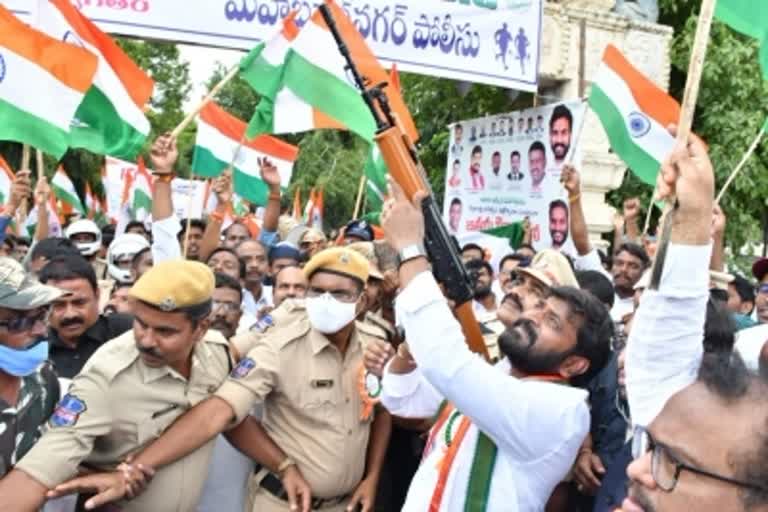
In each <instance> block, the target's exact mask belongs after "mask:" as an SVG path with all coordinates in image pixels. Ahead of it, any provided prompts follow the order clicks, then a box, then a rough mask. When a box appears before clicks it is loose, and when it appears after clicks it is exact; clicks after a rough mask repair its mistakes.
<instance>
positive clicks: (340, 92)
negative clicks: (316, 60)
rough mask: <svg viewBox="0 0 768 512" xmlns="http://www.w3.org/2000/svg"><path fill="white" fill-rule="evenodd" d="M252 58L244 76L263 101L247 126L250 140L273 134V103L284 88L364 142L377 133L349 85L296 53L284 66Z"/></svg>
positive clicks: (358, 95)
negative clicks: (272, 64) (259, 135)
mask: <svg viewBox="0 0 768 512" xmlns="http://www.w3.org/2000/svg"><path fill="white" fill-rule="evenodd" d="M254 51H255V50H254ZM252 53H253V52H252ZM249 58H251V59H252V60H253V62H251V63H250V64H245V67H246V68H247V70H246V71H244V72H243V73H242V76H243V78H244V79H245V80H246V81H247V82H248V83H249V84H250V85H251V86H252V87H253V88H254V89H255V90H256V92H258V93H259V94H262V95H263V97H262V99H261V101H260V102H259V105H258V106H257V108H256V113H255V114H254V117H253V119H251V122H250V123H249V125H248V130H247V131H246V135H247V136H248V137H254V136H256V135H258V134H260V133H274V115H275V105H274V101H275V97H276V96H277V93H278V92H279V90H280V89H282V88H283V87H285V88H287V89H289V90H290V91H291V92H293V93H294V94H295V95H296V96H298V97H299V98H300V99H301V100H302V101H304V102H305V103H307V104H309V105H310V106H312V107H313V108H315V109H317V110H319V111H320V112H323V113H324V114H326V115H327V116H328V117H330V118H332V119H335V120H336V121H338V122H339V123H341V124H343V125H344V126H346V127H347V128H348V129H349V130H350V131H352V132H354V133H356V134H357V135H359V136H360V137H362V138H363V139H365V140H367V141H372V140H373V135H374V133H375V132H376V123H375V122H374V120H373V116H372V115H371V113H370V111H369V110H368V107H367V106H366V105H365V102H364V101H363V98H362V96H361V95H360V93H359V92H358V91H357V89H355V88H354V87H352V86H350V85H349V84H348V83H346V82H344V81H342V80H339V78H338V77H337V76H335V75H334V74H332V73H329V72H328V71H326V70H324V69H322V68H320V67H317V66H316V65H314V64H312V63H311V62H309V61H308V60H306V59H305V58H304V57H302V56H301V55H300V54H299V53H297V52H295V51H294V50H289V51H288V53H287V54H286V56H285V60H284V61H283V65H282V66H271V65H270V64H269V63H267V62H266V61H264V60H263V59H260V58H255V59H253V57H251V56H250V55H249ZM262 103H264V104H263V105H262Z"/></svg>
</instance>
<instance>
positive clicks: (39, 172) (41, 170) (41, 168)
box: [35, 149, 45, 180]
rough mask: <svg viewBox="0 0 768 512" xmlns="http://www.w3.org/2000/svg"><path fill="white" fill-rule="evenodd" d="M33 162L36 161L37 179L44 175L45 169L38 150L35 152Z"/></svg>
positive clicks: (40, 152)
mask: <svg viewBox="0 0 768 512" xmlns="http://www.w3.org/2000/svg"><path fill="white" fill-rule="evenodd" d="M35 160H36V161H37V179H38V180H39V179H40V178H41V177H43V176H44V175H45V167H44V164H43V152H42V151H40V150H39V149H36V150H35Z"/></svg>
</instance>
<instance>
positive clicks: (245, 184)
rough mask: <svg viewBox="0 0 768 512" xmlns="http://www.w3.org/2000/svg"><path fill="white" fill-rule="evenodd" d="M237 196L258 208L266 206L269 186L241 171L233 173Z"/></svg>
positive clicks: (237, 170)
mask: <svg viewBox="0 0 768 512" xmlns="http://www.w3.org/2000/svg"><path fill="white" fill-rule="evenodd" d="M232 177H233V180H232V181H233V183H234V185H235V187H234V188H235V194H237V195H239V196H241V197H243V198H244V199H247V200H248V201H250V202H251V203H253V204H255V205H258V206H266V204H267V199H268V197H269V187H267V184H266V183H264V182H263V181H261V180H260V179H258V178H255V177H254V176H251V175H250V174H247V173H244V172H243V171H241V170H240V169H235V171H234V172H233V173H232Z"/></svg>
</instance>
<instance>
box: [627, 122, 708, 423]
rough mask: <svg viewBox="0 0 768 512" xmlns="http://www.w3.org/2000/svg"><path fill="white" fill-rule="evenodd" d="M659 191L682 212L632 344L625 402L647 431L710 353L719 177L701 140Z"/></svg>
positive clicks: (681, 150) (671, 163)
mask: <svg viewBox="0 0 768 512" xmlns="http://www.w3.org/2000/svg"><path fill="white" fill-rule="evenodd" d="M657 189H658V190H659V193H660V194H661V196H662V197H675V196H676V197H677V201H678V203H679V207H678V208H677V211H676V213H675V215H674V219H673V224H672V236H671V242H670V245H669V248H668V252H667V257H666V262H665V265H664V270H663V274H662V277H661V282H660V284H659V289H658V290H650V289H648V290H646V291H645V293H644V294H643V298H642V300H641V303H640V307H639V309H638V311H637V312H636V313H635V318H634V321H633V328H632V332H631V334H630V337H629V340H628V342H627V356H626V374H627V396H628V401H629V406H630V411H631V417H632V421H633V422H634V423H635V424H637V425H643V426H647V425H649V424H650V423H651V422H652V421H653V419H654V418H655V417H656V416H657V415H658V413H659V412H660V411H661V409H662V408H663V407H664V404H666V402H667V400H668V399H669V398H670V397H671V396H672V395H674V394H675V393H677V392H678V391H680V390H681V389H683V388H685V387H686V386H688V385H690V384H691V383H692V382H694V381H695V380H696V375H697V373H698V369H699V366H700V364H701V358H702V354H703V351H704V349H703V345H702V339H703V334H704V320H705V317H706V307H707V299H708V297H709V293H708V289H709V261H710V254H711V238H710V237H711V223H712V206H713V192H714V176H713V172H712V164H711V163H710V161H709V157H708V155H707V152H706V149H705V147H704V145H703V143H702V142H701V141H700V140H699V139H698V138H696V137H692V138H691V140H689V143H688V145H687V146H681V147H678V148H677V149H676V150H675V151H674V152H673V153H672V155H670V157H669V158H668V159H667V161H666V162H665V163H664V165H663V166H662V170H661V172H660V173H659V178H658V181H657Z"/></svg>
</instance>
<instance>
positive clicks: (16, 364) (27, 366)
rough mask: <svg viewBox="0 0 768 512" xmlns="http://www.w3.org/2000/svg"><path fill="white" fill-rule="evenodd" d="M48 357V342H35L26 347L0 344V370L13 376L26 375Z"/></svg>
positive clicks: (32, 371)
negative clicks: (17, 347)
mask: <svg viewBox="0 0 768 512" xmlns="http://www.w3.org/2000/svg"><path fill="white" fill-rule="evenodd" d="M46 359H48V342H47V341H42V342H40V343H35V344H34V345H33V346H31V347H29V348H26V349H15V348H10V347H6V346H4V345H0V370H2V371H4V372H5V373H7V374H9V375H13V376H15V377H26V376H27V375H31V374H32V373H34V371H35V370H37V367H38V366H40V365H41V364H43V362H44V361H45V360H46Z"/></svg>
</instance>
